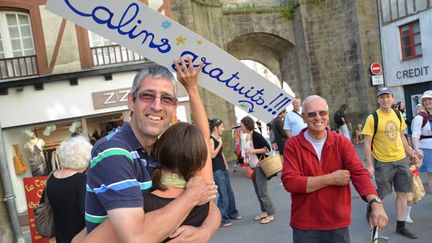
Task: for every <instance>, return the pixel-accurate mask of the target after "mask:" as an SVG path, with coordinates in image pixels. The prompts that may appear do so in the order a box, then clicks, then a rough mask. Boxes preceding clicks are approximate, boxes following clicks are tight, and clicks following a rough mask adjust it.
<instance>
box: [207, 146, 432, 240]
mask: <svg viewBox="0 0 432 243" xmlns="http://www.w3.org/2000/svg"><path fill="white" fill-rule="evenodd" d="M356 149H357V154H358V155H359V156H360V158H361V160H362V161H363V149H362V145H357V146H356ZM233 169H234V163H230V175H231V184H232V187H233V190H234V193H235V198H236V203H237V209H238V210H239V211H240V214H241V216H242V217H243V219H242V220H233V226H231V227H227V228H220V229H219V230H218V232H217V233H216V235H215V236H214V237H213V239H212V240H211V241H210V242H211V243H222V242H224V243H230V242H233V243H234V242H236V243H237V242H248V243H261V242H263V243H266V242H272V243H273V242H284V243H285V242H292V230H291V227H290V226H289V221H290V208H291V198H290V195H289V193H288V192H287V191H285V188H284V187H283V186H282V183H281V181H280V176H278V177H274V178H272V179H271V180H270V181H269V184H268V186H269V192H270V196H271V198H272V201H273V204H274V206H275V208H276V213H275V221H273V222H271V223H269V224H266V225H261V224H260V223H258V222H256V221H254V220H253V218H254V217H255V216H256V215H258V214H259V213H260V210H259V204H258V200H257V198H256V195H255V193H254V190H253V185H252V182H251V181H250V180H249V179H248V178H247V177H246V175H245V172H244V169H242V168H240V167H237V168H236V172H233ZM422 179H423V182H426V177H425V175H422ZM394 199H395V194H394V193H392V194H391V195H389V196H387V197H386V198H385V200H384V207H385V210H386V212H387V215H388V216H389V224H388V226H387V227H386V228H385V229H384V230H383V231H382V232H380V236H386V237H388V241H387V242H389V243H405V242H411V241H412V242H416V243H432V236H431V234H430V233H431V230H432V196H431V195H430V194H428V195H426V196H425V197H424V198H423V199H422V200H421V201H420V202H419V203H418V204H416V205H414V206H413V209H412V211H411V217H412V219H413V220H414V224H412V225H410V224H407V225H408V227H409V228H410V229H411V230H412V231H413V232H415V233H416V234H417V235H418V236H419V238H418V239H414V240H411V239H408V238H406V237H403V236H401V235H398V234H396V233H395V229H396V215H395V206H394V201H395V200H394ZM334 203H338V202H337V201H336V200H335V201H334ZM352 204H353V205H352V224H351V226H350V234H351V242H353V243H362V242H370V241H368V240H369V237H370V231H369V226H368V224H367V221H366V219H365V213H366V203H365V202H364V201H363V200H362V199H361V198H360V197H359V195H358V193H357V192H356V191H355V189H354V188H353V187H352ZM317 207H319V205H317ZM316 217H319V215H316Z"/></svg>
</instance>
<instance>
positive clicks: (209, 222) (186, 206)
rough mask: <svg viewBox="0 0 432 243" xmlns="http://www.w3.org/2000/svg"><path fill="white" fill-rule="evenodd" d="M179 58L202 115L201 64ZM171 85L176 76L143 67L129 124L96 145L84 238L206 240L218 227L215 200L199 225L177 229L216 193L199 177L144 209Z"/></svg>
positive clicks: (171, 104) (169, 112)
mask: <svg viewBox="0 0 432 243" xmlns="http://www.w3.org/2000/svg"><path fill="white" fill-rule="evenodd" d="M181 62H182V65H181V66H182V67H181V68H180V67H179V66H178V65H177V64H176V65H177V70H178V77H180V78H179V80H180V81H181V82H182V84H183V85H184V86H185V88H186V90H187V92H188V94H189V98H190V103H191V108H192V114H194V115H195V117H194V118H195V119H196V120H198V116H203V114H204V116H205V111H204V107H203V105H202V103H201V99H200V96H199V93H198V87H197V82H196V80H197V77H198V73H199V71H200V68H201V66H200V67H199V68H197V69H195V68H193V65H191V60H190V59H189V68H188V67H186V64H185V62H184V60H183V59H182V60H181ZM182 75H183V76H182ZM174 84H175V79H174V76H173V75H172V73H171V72H170V71H169V70H168V69H167V68H165V67H162V66H159V65H156V64H150V65H149V66H147V67H145V68H144V69H143V70H141V71H140V72H139V73H138V74H137V75H136V77H135V79H134V83H133V86H132V90H131V92H130V94H129V96H128V107H129V108H130V110H131V111H132V112H133V113H132V115H131V121H130V123H125V124H124V125H123V126H122V127H121V128H119V129H118V130H116V131H115V132H113V133H112V134H110V135H108V136H107V137H105V138H104V139H102V140H100V141H99V142H98V143H97V144H96V145H95V146H94V149H93V151H92V160H91V163H90V169H89V172H88V180H87V195H86V214H85V219H86V227H87V232H89V233H90V234H89V236H88V237H86V239H85V240H86V242H87V241H88V242H112V241H113V240H114V239H115V237H117V239H118V240H119V241H120V242H161V241H162V240H163V239H165V238H167V237H168V236H170V238H174V239H173V240H172V241H170V242H207V241H209V240H210V237H211V236H212V235H213V234H214V233H215V232H216V230H217V229H218V228H219V224H220V220H221V219H220V214H219V211H218V209H217V208H216V206H215V205H214V203H213V202H211V203H210V211H209V215H208V216H207V218H206V220H205V221H204V223H203V224H202V225H201V227H199V228H194V227H191V226H181V227H179V225H181V223H182V222H183V220H184V219H185V217H186V216H187V215H188V214H189V212H190V211H191V210H192V208H193V207H195V206H196V205H202V204H204V203H207V202H209V201H211V200H212V199H214V198H215V197H216V192H217V191H216V189H217V187H216V185H214V182H213V181H211V182H209V181H208V180H206V179H204V178H202V177H199V176H194V177H192V178H191V179H189V181H188V182H187V185H186V189H185V190H184V192H183V193H181V194H180V195H179V196H178V197H177V198H176V199H175V200H173V201H172V202H171V203H169V204H168V205H167V206H165V207H163V208H161V209H159V210H155V211H152V212H144V210H143V196H142V194H143V193H150V190H151V188H152V181H151V173H152V171H153V170H154V169H155V168H156V167H157V162H156V161H155V155H154V153H153V147H154V143H155V142H156V140H157V138H158V136H159V135H160V134H161V133H162V132H164V131H165V130H166V129H167V128H168V126H169V124H170V122H171V120H172V118H173V115H174V112H175V110H176V106H177V99H176V98H175V86H174ZM205 120H206V121H207V119H205ZM189 146H194V145H193V144H190V145H189ZM173 159H175V158H173ZM207 168H210V169H209V170H208V171H209V172H208V173H207ZM209 173H210V174H211V165H209V166H205V167H204V168H203V170H202V173H201V174H200V175H202V176H203V177H205V178H212V177H211V176H207V174H209ZM106 219H109V221H108V220H107V221H106V222H104V221H105V220H106ZM103 222H104V223H103ZM102 223H103V224H102ZM100 224H102V225H100ZM109 224H110V225H111V226H109ZM99 225H100V226H99ZM178 227H179V228H178ZM177 228H178V229H177ZM107 229H110V230H107ZM93 230H94V231H95V233H94V234H92V232H93ZM98 231H99V233H98ZM101 232H103V233H101ZM93 237H96V238H93Z"/></svg>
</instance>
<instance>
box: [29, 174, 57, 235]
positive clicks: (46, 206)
mask: <svg viewBox="0 0 432 243" xmlns="http://www.w3.org/2000/svg"><path fill="white" fill-rule="evenodd" d="M51 175H52V172H51V174H50V175H49V176H48V179H49V178H50V177H51ZM48 179H47V185H48ZM44 191H45V192H44V194H45V201H44V202H39V205H38V206H37V207H36V208H35V209H34V211H33V213H34V217H35V226H36V231H37V232H38V233H39V234H40V235H41V236H42V237H43V238H45V239H50V238H53V237H54V236H55V230H54V212H53V209H52V208H51V205H50V203H49V200H48V194H47V192H46V186H45V189H44Z"/></svg>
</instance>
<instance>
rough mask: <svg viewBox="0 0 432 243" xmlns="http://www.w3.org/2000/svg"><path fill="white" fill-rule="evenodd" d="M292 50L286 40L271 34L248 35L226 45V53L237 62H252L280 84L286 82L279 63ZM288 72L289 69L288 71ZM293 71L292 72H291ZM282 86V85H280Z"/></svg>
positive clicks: (292, 46)
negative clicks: (274, 77) (273, 75)
mask: <svg viewBox="0 0 432 243" xmlns="http://www.w3.org/2000/svg"><path fill="white" fill-rule="evenodd" d="M293 48H294V45H293V44H292V43H291V42H289V41H288V40H286V39H284V38H282V37H280V36H277V35H275V34H271V33H264V32H256V33H248V34H244V35H241V36H238V37H236V38H234V39H233V40H232V41H230V42H229V43H227V51H228V52H229V53H230V54H231V55H233V56H235V57H236V58H237V59H239V60H244V59H248V60H253V61H256V62H259V63H261V64H263V65H264V66H266V67H267V68H268V69H270V70H271V71H272V72H273V73H274V74H275V75H276V76H277V77H278V78H279V80H280V81H281V82H283V80H286V79H285V78H284V77H287V75H286V74H284V72H285V71H287V69H286V68H285V67H282V65H281V63H282V62H281V61H282V60H283V59H284V58H285V57H286V56H287V55H288V53H289V52H290V51H291V50H292V49H293ZM288 71H289V69H288ZM292 71H294V70H292ZM281 86H282V83H281Z"/></svg>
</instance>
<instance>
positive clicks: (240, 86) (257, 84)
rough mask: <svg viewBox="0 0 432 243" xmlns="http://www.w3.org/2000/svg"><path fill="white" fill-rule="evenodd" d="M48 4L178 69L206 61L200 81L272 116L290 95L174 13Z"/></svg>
mask: <svg viewBox="0 0 432 243" xmlns="http://www.w3.org/2000/svg"><path fill="white" fill-rule="evenodd" d="M46 9H47V10H49V11H51V12H53V13H55V14H57V15H59V16H61V17H64V18H66V19H68V20H70V21H72V22H74V23H76V24H78V25H80V26H82V27H84V28H87V29H89V30H91V31H93V32H95V33H97V34H99V35H101V36H103V37H105V38H107V39H110V40H112V41H114V42H116V43H118V44H120V45H122V46H124V47H127V48H128V49H130V50H132V51H134V52H136V53H138V54H140V55H142V56H145V57H146V58H148V59H150V60H152V61H154V62H156V63H158V64H160V65H162V66H165V67H167V68H169V69H170V70H172V71H173V72H176V69H175V65H173V62H174V60H176V59H179V58H180V57H185V58H187V57H192V60H193V64H194V66H198V65H199V63H200V62H203V64H204V67H203V69H202V73H201V74H200V77H199V84H200V85H201V86H202V87H203V88H205V89H207V90H209V91H210V92H212V93H214V94H216V95H218V96H219V97H221V98H223V99H225V100H227V101H228V102H230V103H232V104H233V105H236V106H239V107H241V108H242V109H244V110H245V111H247V112H248V113H249V114H251V115H253V116H255V117H257V118H259V119H261V120H263V121H265V122H268V121H270V120H271V119H272V118H273V117H275V116H276V115H277V114H278V113H279V112H280V111H281V110H282V109H285V107H286V106H287V105H288V104H289V103H290V102H291V101H292V98H293V97H291V96H290V95H288V94H287V93H286V92H284V91H283V90H282V89H280V88H279V87H277V86H276V85H274V84H273V83H271V82H269V81H268V80H266V79H265V78H263V77H262V76H261V75H259V74H258V73H256V72H255V71H253V70H251V69H250V68H248V67H247V66H245V65H244V64H243V63H241V62H240V61H239V60H237V59H236V58H235V57H233V56H231V55H230V54H228V53H227V52H225V51H224V50H222V49H220V48H219V47H217V46H216V45H214V44H213V43H211V42H209V41H207V40H205V39H204V38H202V37H201V36H199V35H197V34H195V33H194V32H192V31H190V30H189V29H187V28H186V27H184V26H182V25H180V24H178V23H177V22H175V21H173V20H172V19H170V18H168V17H166V16H164V15H162V14H160V13H158V12H156V11H154V10H152V9H151V8H149V7H148V6H146V5H145V4H143V3H141V2H138V1H134V0H122V1H108V0H92V1H88V0H49V1H48V4H47V6H46Z"/></svg>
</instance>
